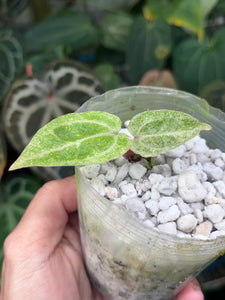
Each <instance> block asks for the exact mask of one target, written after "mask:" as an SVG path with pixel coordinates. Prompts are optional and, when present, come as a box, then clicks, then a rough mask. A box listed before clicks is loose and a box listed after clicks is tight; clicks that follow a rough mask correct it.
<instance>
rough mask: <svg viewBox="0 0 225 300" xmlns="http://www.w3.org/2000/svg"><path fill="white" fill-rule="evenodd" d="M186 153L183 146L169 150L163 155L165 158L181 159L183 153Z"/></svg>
mask: <svg viewBox="0 0 225 300" xmlns="http://www.w3.org/2000/svg"><path fill="white" fill-rule="evenodd" d="M185 151H186V148H185V146H184V145H181V146H179V147H177V148H175V149H172V150H169V151H167V152H166V153H165V155H166V156H169V157H181V156H183V155H184V152H185Z"/></svg>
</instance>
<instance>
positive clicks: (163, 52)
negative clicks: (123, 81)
mask: <svg viewBox="0 0 225 300" xmlns="http://www.w3.org/2000/svg"><path fill="white" fill-rule="evenodd" d="M171 47H172V39H171V29H170V27H169V25H168V24H167V23H166V22H165V21H164V20H162V19H159V18H157V19H156V20H154V21H153V22H148V21H147V20H145V18H144V17H142V16H139V17H137V18H136V19H135V21H134V22H133V24H132V25H131V28H130V32H129V36H128V44H127V49H126V53H125V55H126V61H127V65H128V67H129V76H130V79H131V82H132V84H137V83H138V82H139V81H140V79H141V77H142V76H143V75H144V73H145V72H147V71H149V70H151V69H157V70H159V69H161V68H163V65H164V63H165V61H166V59H167V57H168V56H169V54H170V51H171Z"/></svg>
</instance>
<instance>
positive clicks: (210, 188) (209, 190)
mask: <svg viewBox="0 0 225 300" xmlns="http://www.w3.org/2000/svg"><path fill="white" fill-rule="evenodd" d="M202 185H203V186H204V188H205V189H206V191H207V194H211V195H213V196H215V195H216V189H215V187H214V185H213V184H212V183H211V182H209V181H205V182H203V183H202Z"/></svg>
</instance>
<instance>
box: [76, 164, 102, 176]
mask: <svg viewBox="0 0 225 300" xmlns="http://www.w3.org/2000/svg"><path fill="white" fill-rule="evenodd" d="M80 170H81V171H82V173H83V174H84V176H85V177H87V178H89V179H92V178H95V177H97V176H98V174H99V170H100V164H96V165H87V166H84V167H81V168H80Z"/></svg>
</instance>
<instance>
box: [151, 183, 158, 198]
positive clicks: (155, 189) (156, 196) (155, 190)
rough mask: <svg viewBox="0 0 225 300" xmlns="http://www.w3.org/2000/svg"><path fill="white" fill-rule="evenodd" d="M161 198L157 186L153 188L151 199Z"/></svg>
mask: <svg viewBox="0 0 225 300" xmlns="http://www.w3.org/2000/svg"><path fill="white" fill-rule="evenodd" d="M159 198H160V193H159V191H158V190H157V188H156V187H155V186H153V187H152V190H151V199H152V200H158V199H159Z"/></svg>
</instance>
